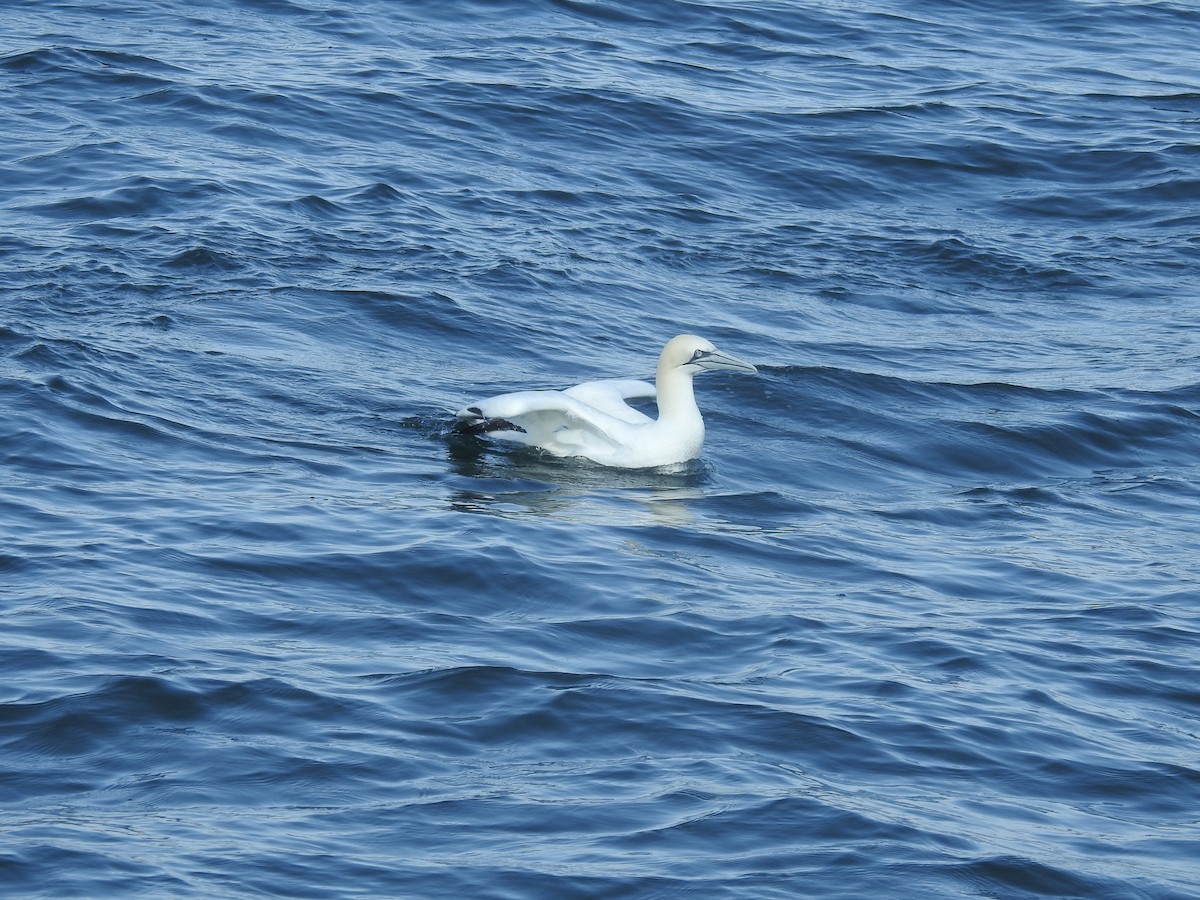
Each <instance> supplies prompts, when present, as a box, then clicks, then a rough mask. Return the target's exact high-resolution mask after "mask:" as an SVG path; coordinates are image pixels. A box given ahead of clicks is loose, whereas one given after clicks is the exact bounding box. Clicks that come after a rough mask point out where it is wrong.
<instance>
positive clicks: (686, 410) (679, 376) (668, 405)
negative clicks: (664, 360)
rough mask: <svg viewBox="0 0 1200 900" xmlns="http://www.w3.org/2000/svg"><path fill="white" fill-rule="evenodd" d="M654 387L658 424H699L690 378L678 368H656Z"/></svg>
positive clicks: (700, 423) (698, 414)
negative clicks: (656, 397) (656, 395)
mask: <svg viewBox="0 0 1200 900" xmlns="http://www.w3.org/2000/svg"><path fill="white" fill-rule="evenodd" d="M655 386H656V388H657V392H658V420H659V421H660V422H686V423H688V424H696V423H699V427H701V428H703V427H704V425H703V420H702V419H701V418H700V409H699V407H697V406H696V395H695V393H694V392H693V390H692V376H691V374H690V373H688V372H684V371H683V370H682V369H680V368H679V367H678V366H671V367H670V368H664V367H663V366H661V365H660V366H659V367H658V372H657V374H656V376H655Z"/></svg>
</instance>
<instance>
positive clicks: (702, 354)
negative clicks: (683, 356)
mask: <svg viewBox="0 0 1200 900" xmlns="http://www.w3.org/2000/svg"><path fill="white" fill-rule="evenodd" d="M709 355H710V354H709V352H708V351H707V350H697V351H696V352H695V353H693V354H692V358H691V359H690V360H689V362H697V361H698V360H701V359H704V357H706V356H709Z"/></svg>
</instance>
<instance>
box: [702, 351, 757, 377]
mask: <svg viewBox="0 0 1200 900" xmlns="http://www.w3.org/2000/svg"><path fill="white" fill-rule="evenodd" d="M696 365H698V366H699V367H700V368H702V369H714V370H718V371H721V370H724V371H726V372H745V373H746V374H748V375H753V374H755V373H756V372H757V371H758V369H756V368H754V366H752V365H750V363H748V362H742V360H740V359H738V358H737V357H736V356H730V355H729V354H728V353H722V352H721V351H720V350H714V351H713V352H712V353H709V354H708V355H707V356H705V357H703V358H702V359H698V360H696Z"/></svg>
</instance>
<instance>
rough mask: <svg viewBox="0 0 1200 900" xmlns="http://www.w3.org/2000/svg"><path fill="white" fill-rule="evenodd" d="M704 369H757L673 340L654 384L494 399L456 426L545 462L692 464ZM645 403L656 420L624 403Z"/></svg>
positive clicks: (694, 340)
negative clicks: (523, 448) (654, 404)
mask: <svg viewBox="0 0 1200 900" xmlns="http://www.w3.org/2000/svg"><path fill="white" fill-rule="evenodd" d="M708 369H717V370H719V369H724V370H726V371H732V372H751V373H753V372H757V371H758V370H757V369H756V368H754V366H752V365H750V364H749V363H746V362H742V361H741V360H740V359H735V358H734V357H732V356H728V355H726V354H724V353H722V352H721V351H720V350H718V349H717V348H716V347H714V346H713V345H712V344H710V343H709V342H708V341H706V340H704V338H700V337H696V336H695V335H692V334H681V335H679V336H678V337H674V338H672V339H671V340H670V341H668V342H667V345H666V346H665V347H663V350H662V353H661V354H660V355H659V357H658V372H657V374H656V375H655V384H648V383H647V382H645V381H632V380H628V379H606V380H604V381H587V382H584V383H583V384H579V385H576V386H575V387H572V388H567V389H566V390H564V391H517V392H515V393H512V394H500V395H499V396H496V397H489V398H488V399H486V400H479V401H477V402H475V403H472V404H471V405H470V406H467V407H465V408H464V409H462V410H459V412H458V414H457V421H456V427H457V429H458V430H459V431H461V432H465V433H467V434H475V435H485V434H486V435H488V436H489V437H493V438H498V439H500V440H504V441H512V442H514V443H518V444H525V445H527V446H530V447H537V448H540V449H542V450H545V451H546V452H547V453H550V454H552V455H553V456H580V457H584V458H586V459H590V460H592V461H593V462H597V463H600V464H602V465H606V466H619V467H621V468H624V469H645V468H653V467H658V466H670V465H675V464H677V463H682V462H687V461H688V460H690V459H695V458H696V457H697V456H699V455H700V448H701V447H702V446H703V444H704V419H702V418H701V417H700V409H699V408H698V407H697V406H696V396H695V394H694V393H693V391H692V378H693V377H694V376H696V375H698V374H699V373H700V372H703V371H705V370H708ZM655 385H657V390H656V388H655ZM652 397H657V400H658V418H657V419H651V418H650V417H649V416H647V415H645V414H643V413H641V412H639V411H638V410H636V409H634V408H633V407H632V406H630V405H629V404H628V403H626V402H625V401H626V400H633V399H637V398H652Z"/></svg>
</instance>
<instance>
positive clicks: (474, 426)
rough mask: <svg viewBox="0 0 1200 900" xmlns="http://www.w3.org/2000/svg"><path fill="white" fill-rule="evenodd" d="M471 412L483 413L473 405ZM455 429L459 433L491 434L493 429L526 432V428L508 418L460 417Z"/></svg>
mask: <svg viewBox="0 0 1200 900" xmlns="http://www.w3.org/2000/svg"><path fill="white" fill-rule="evenodd" d="M467 412H469V413H475V414H477V415H482V414H481V413H480V412H479V408H478V407H476V406H472V407H470V408H468V409H467ZM455 431H457V432H459V434H474V435H481V434H491V433H492V432H493V431H517V432H520V433H521V434H525V429H524V428H522V427H521V426H520V425H516V424H514V423H513V422H510V421H508V420H507V419H484V418H479V419H460V420H459V421H458V423H457V424H456V425H455Z"/></svg>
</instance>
